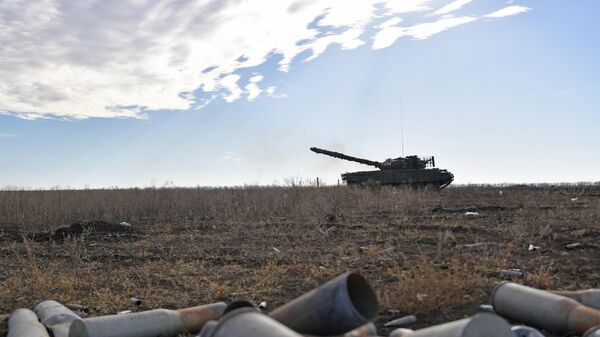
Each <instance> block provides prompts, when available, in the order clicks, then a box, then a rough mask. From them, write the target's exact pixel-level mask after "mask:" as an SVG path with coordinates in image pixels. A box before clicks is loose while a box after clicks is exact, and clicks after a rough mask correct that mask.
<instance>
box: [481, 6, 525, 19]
mask: <svg viewBox="0 0 600 337" xmlns="http://www.w3.org/2000/svg"><path fill="white" fill-rule="evenodd" d="M530 9H531V8H529V7H524V6H508V7H504V8H502V9H500V10H497V11H495V12H493V13H490V14H488V15H484V17H486V18H503V17H505V16H510V15H516V14H521V13H525V12H528V11H529V10H530Z"/></svg>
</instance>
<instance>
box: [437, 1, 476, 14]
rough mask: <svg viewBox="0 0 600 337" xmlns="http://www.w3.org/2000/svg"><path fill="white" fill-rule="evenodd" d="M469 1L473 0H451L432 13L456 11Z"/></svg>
mask: <svg viewBox="0 0 600 337" xmlns="http://www.w3.org/2000/svg"><path fill="white" fill-rule="evenodd" d="M471 1H473V0H456V1H452V2H451V3H449V4H447V5H446V6H444V7H442V8H440V9H438V10H437V11H435V12H433V15H445V14H448V13H451V12H454V11H457V10H459V9H461V8H462V7H463V6H464V5H466V4H468V3H469V2H471Z"/></svg>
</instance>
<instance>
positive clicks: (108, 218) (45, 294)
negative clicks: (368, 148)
mask: <svg viewBox="0 0 600 337" xmlns="http://www.w3.org/2000/svg"><path fill="white" fill-rule="evenodd" d="M500 191H502V193H500ZM572 197H578V199H577V200H575V201H572V200H571V198H572ZM466 210H476V211H478V212H479V213H480V214H481V217H479V218H476V219H465V218H464V216H463V213H464V212H465V211H466ZM87 221H105V222H108V223H119V222H121V221H127V222H130V223H131V224H132V225H133V226H132V228H133V230H134V232H133V233H128V232H124V233H111V232H102V231H100V232H98V231H94V230H91V229H88V230H85V231H83V232H82V233H80V234H74V235H72V236H70V237H67V238H66V239H65V240H62V238H60V240H59V239H57V237H56V236H52V235H53V231H54V230H56V229H58V228H61V227H66V226H70V225H71V224H74V223H77V222H87ZM599 233H600V187H598V186H587V187H576V186H573V187H566V186H561V187H536V188H533V187H454V188H448V189H446V190H444V191H443V192H442V193H435V192H420V191H412V190H401V189H388V188H381V189H353V188H346V187H343V186H341V187H322V188H316V187H312V186H298V185H297V184H295V186H292V187H246V188H228V189H202V188H199V189H177V188H165V189H130V190H80V191H70V190H55V191H20V190H15V191H2V192H0V241H1V242H0V313H9V312H10V311H12V310H14V309H16V308H18V307H32V306H33V305H34V304H35V303H36V302H38V301H40V300H43V299H47V298H54V299H57V300H60V301H63V302H74V303H81V304H85V305H87V306H89V307H90V308H91V309H92V311H93V314H94V315H100V314H110V313H114V312H116V311H119V310H124V309H130V307H129V306H130V304H129V302H128V299H129V298H130V297H132V296H136V297H140V298H142V299H143V300H144V304H143V305H142V308H141V309H150V308H156V307H166V308H177V307H183V306H189V305H196V304H199V303H205V302H208V301H213V300H233V299H236V298H249V299H253V300H255V301H263V300H265V301H267V302H268V303H269V306H270V308H273V307H274V306H277V305H280V304H282V303H284V302H286V301H288V300H290V299H292V298H294V297H296V296H298V295H300V294H302V293H304V292H305V291H308V290H310V289H312V288H314V287H315V286H317V285H319V284H321V283H323V282H324V281H326V280H328V279H330V278H332V277H334V276H335V275H337V274H339V273H341V272H344V271H346V270H354V271H358V272H359V273H361V274H363V275H364V276H366V277H367V278H368V279H369V280H371V282H372V283H373V286H374V288H375V289H376V292H377V293H378V295H379V298H380V302H381V305H382V308H381V312H380V315H381V318H380V320H379V323H382V322H385V320H387V319H390V318H395V317H397V316H400V315H404V314H412V313H416V314H417V316H418V318H419V321H420V323H419V324H420V325H426V324H432V323H439V322H442V321H446V320H450V319H457V318H461V317H462V316H463V315H465V314H471V313H473V312H474V311H475V310H476V308H477V306H478V305H479V304H481V303H485V302H487V301H488V296H489V294H490V292H491V290H492V289H493V287H494V285H495V284H496V283H497V282H498V281H500V277H499V271H500V270H502V269H507V268H521V269H522V270H523V271H524V272H525V277H524V278H523V279H520V280H518V282H523V283H525V284H529V285H532V286H536V287H541V288H570V289H571V288H579V287H599V286H600V284H599V282H600V281H599V280H600V277H599V276H600V275H598V271H597V270H598V268H597V267H598V266H597V263H596V261H598V258H600V248H599V247H598V246H597V245H596V238H597V235H598V234H599ZM573 242H581V243H583V248H582V249H580V250H573V251H567V250H565V249H564V245H565V244H568V243H573ZM474 243H482V245H480V246H475V247H473V246H468V245H469V244H474ZM529 244H536V245H540V246H541V247H542V249H541V250H540V251H533V252H530V251H528V250H527V247H528V246H529ZM419 324H418V325H417V326H419Z"/></svg>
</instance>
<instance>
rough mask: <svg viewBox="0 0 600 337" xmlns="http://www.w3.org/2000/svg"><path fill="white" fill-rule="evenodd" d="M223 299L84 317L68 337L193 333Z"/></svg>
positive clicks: (216, 313)
mask: <svg viewBox="0 0 600 337" xmlns="http://www.w3.org/2000/svg"><path fill="white" fill-rule="evenodd" d="M225 307H226V305H225V303H223V302H218V303H213V304H208V305H202V306H197V307H191V308H185V309H179V310H168V309H155V310H148V311H142V312H136V313H131V314H126V315H110V316H101V317H93V318H86V319H83V320H80V321H78V322H74V324H72V326H71V329H70V331H69V337H155V336H163V337H168V336H176V335H178V334H180V333H185V332H187V333H196V332H198V331H200V329H202V326H203V325H204V324H205V323H206V322H208V321H211V320H215V319H218V318H219V317H221V315H222V313H223V310H225Z"/></svg>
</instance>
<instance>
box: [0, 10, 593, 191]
mask: <svg viewBox="0 0 600 337" xmlns="http://www.w3.org/2000/svg"><path fill="white" fill-rule="evenodd" d="M599 10H600V2H597V1H595V0H580V1H568V0H543V1H539V0H538V1H533V0H514V1H506V0H485V1H484V0H372V1H366V0H365V1H358V0H357V1H348V0H319V1H316V0H315V1H313V0H295V1H285V0H272V1H267V0H261V1H258V0H252V1H250V0H247V1H239V0H228V1H223V0H220V1H206V0H204V1H197V0H196V1H192V0H179V1H167V0H155V1H144V0H127V1H125V0H123V1H89V0H87V1H86V0H82V1H68V0H36V1H27V0H6V1H3V2H1V3H0V188H1V187H4V188H7V187H11V188H12V187H23V188H54V187H59V186H60V187H69V188H86V187H89V188H102V187H124V188H127V187H147V186H166V185H169V186H170V185H175V186H239V185H253V184H265V185H268V184H273V183H280V184H283V183H285V182H288V181H290V179H314V178H316V177H319V178H320V179H321V181H324V182H325V183H329V184H336V183H337V181H338V180H339V179H340V173H343V172H351V171H356V170H369V169H371V168H370V167H368V166H364V165H361V164H357V163H351V162H347V161H341V160H337V159H334V158H329V157H326V156H323V155H318V154H315V153H313V152H310V151H309V148H310V147H312V146H316V147H321V148H325V149H330V150H334V151H340V152H344V153H346V154H349V155H354V156H359V157H363V158H368V159H371V160H377V161H383V160H385V159H386V158H394V157H399V156H402V155H412V154H416V155H419V156H431V155H433V156H435V158H436V164H437V166H438V167H439V168H443V169H448V170H449V171H451V172H452V173H453V174H454V176H455V182H456V183H462V184H467V183H540V182H550V183H552V182H579V181H600V170H599V168H600V151H598V150H597V149H596V146H597V145H598V144H600V132H598V126H599V125H600V62H599V61H598V60H600V35H598V32H600V22H599V21H598V20H597V18H596V15H595V13H598V11H599ZM403 149H404V152H403Z"/></svg>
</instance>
